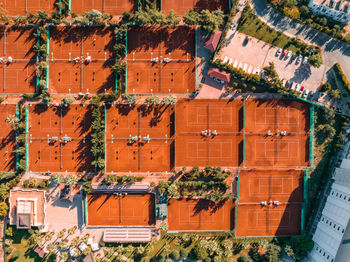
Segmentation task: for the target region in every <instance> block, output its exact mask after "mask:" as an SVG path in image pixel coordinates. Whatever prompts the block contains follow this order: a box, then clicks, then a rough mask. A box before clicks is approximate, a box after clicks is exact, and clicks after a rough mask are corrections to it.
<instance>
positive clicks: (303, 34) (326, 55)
mask: <svg viewBox="0 0 350 262" xmlns="http://www.w3.org/2000/svg"><path fill="white" fill-rule="evenodd" d="M251 2H252V7H253V8H254V9H255V12H256V15H257V16H258V17H260V19H262V20H263V21H264V22H266V23H267V24H268V25H269V26H271V27H273V28H275V29H276V30H278V31H282V32H284V33H285V34H287V35H289V36H291V37H294V36H296V37H298V38H300V39H302V40H304V41H306V42H308V43H310V44H313V45H318V46H320V47H321V48H322V50H323V60H324V64H325V65H326V67H332V66H333V65H334V64H335V63H336V62H338V63H339V64H340V65H341V67H342V68H343V70H344V73H345V74H346V76H347V77H348V78H349V79H350V45H349V44H347V43H345V42H343V41H339V40H336V39H333V38H332V37H330V36H328V35H326V34H324V33H321V32H319V31H317V30H314V29H311V28H310V27H308V26H306V25H303V24H300V23H298V22H296V21H295V20H292V19H290V18H288V17H285V16H283V15H282V14H280V13H279V12H277V11H276V10H274V9H273V8H271V7H270V6H269V5H268V4H267V2H266V1H265V0H251Z"/></svg>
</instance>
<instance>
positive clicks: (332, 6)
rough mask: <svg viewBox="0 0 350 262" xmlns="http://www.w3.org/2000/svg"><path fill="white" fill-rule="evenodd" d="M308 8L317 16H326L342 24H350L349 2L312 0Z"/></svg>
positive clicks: (342, 0)
mask: <svg viewBox="0 0 350 262" xmlns="http://www.w3.org/2000/svg"><path fill="white" fill-rule="evenodd" d="M308 6H309V8H310V9H311V11H312V12H313V13H315V14H317V15H324V16H327V17H329V18H331V19H333V20H335V21H338V22H341V23H348V22H350V1H349V0H311V1H309V4H308Z"/></svg>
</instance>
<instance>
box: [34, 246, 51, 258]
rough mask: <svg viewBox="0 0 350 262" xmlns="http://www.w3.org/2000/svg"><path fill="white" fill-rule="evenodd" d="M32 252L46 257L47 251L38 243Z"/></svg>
mask: <svg viewBox="0 0 350 262" xmlns="http://www.w3.org/2000/svg"><path fill="white" fill-rule="evenodd" d="M34 252H35V253H37V254H38V256H39V257H41V258H44V257H46V255H47V254H48V253H47V252H45V250H44V249H43V248H42V247H40V246H39V245H36V246H35V248H34Z"/></svg>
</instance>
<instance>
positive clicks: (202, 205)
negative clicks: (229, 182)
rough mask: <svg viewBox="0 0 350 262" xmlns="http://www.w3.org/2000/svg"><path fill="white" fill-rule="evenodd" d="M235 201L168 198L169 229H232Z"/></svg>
mask: <svg viewBox="0 0 350 262" xmlns="http://www.w3.org/2000/svg"><path fill="white" fill-rule="evenodd" d="M234 206H235V204H234V202H233V201H229V200H226V201H220V202H211V201H208V200H205V199H190V198H180V199H176V198H170V199H168V230H169V231H197V230H198V231H216V230H218V231H231V230H233V228H234V219H235V218H234Z"/></svg>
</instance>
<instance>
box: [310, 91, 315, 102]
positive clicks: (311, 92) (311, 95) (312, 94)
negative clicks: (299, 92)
mask: <svg viewBox="0 0 350 262" xmlns="http://www.w3.org/2000/svg"><path fill="white" fill-rule="evenodd" d="M314 94H315V92H313V91H310V93H309V99H310V100H311V99H312V98H313V96H314Z"/></svg>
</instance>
